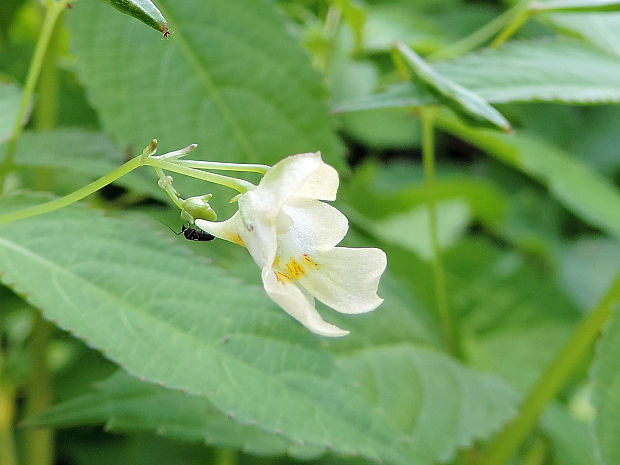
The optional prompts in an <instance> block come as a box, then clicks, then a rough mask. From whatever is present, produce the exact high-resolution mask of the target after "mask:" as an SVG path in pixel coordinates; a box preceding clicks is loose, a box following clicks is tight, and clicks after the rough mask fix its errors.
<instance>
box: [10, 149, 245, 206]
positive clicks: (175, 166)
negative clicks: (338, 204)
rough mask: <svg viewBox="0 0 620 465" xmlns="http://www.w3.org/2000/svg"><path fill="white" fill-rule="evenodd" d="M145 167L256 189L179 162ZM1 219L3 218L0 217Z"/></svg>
mask: <svg viewBox="0 0 620 465" xmlns="http://www.w3.org/2000/svg"><path fill="white" fill-rule="evenodd" d="M144 164H145V165H149V166H153V167H155V168H161V169H162V170H166V171H172V172H173V173H179V174H183V175H185V176H190V177H192V178H197V179H202V180H203V181H208V182H213V183H215V184H221V185H222V186H226V187H230V188H231V189H234V190H236V191H237V192H241V193H244V192H247V191H248V190H250V189H252V188H254V187H256V186H254V184H252V183H251V182H248V181H244V180H243V179H236V178H231V177H228V176H222V175H221V174H214V173H207V172H205V171H200V170H197V169H194V168H188V167H185V166H181V165H180V164H179V162H178V161H175V162H169V161H163V160H161V159H160V160H158V159H156V158H147V159H146V160H144ZM0 218H1V217H0Z"/></svg>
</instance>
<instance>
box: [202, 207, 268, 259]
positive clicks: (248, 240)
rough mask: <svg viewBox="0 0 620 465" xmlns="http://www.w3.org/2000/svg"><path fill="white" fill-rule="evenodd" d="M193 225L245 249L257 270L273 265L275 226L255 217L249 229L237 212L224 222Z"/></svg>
mask: <svg viewBox="0 0 620 465" xmlns="http://www.w3.org/2000/svg"><path fill="white" fill-rule="evenodd" d="M195 224H196V226H198V227H199V228H200V229H202V230H203V231H206V232H208V233H210V234H213V235H214V236H215V237H219V238H220V239H225V240H227V241H231V242H234V243H235V244H239V245H242V246H244V247H247V249H248V251H249V252H250V254H251V255H252V258H253V259H254V261H255V262H256V264H257V265H258V267H259V268H263V267H264V266H266V265H271V264H272V263H273V260H274V258H275V256H276V249H277V242H276V227H275V224H269V223H266V222H264V221H262V220H261V218H258V217H257V218H254V220H253V224H252V226H251V229H249V228H248V227H247V226H246V224H245V223H244V222H243V219H242V218H241V213H240V212H239V211H237V213H235V214H234V215H233V216H231V217H230V218H229V219H227V220H226V221H219V222H216V221H206V220H201V219H197V220H196V222H195Z"/></svg>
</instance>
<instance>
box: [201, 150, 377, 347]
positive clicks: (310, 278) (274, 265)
mask: <svg viewBox="0 0 620 465" xmlns="http://www.w3.org/2000/svg"><path fill="white" fill-rule="evenodd" d="M337 190H338V173H337V172H336V170H335V169H334V168H332V167H331V166H329V165H327V164H326V163H324V162H323V160H321V154H320V153H319V152H317V153H303V154H300V155H293V156H290V157H287V158H285V159H284V160H282V161H280V162H278V163H277V164H276V165H274V166H273V167H272V168H271V169H269V171H268V172H267V173H266V174H265V176H264V177H263V178H262V179H261V181H260V183H259V185H258V186H256V187H255V188H253V189H251V190H249V191H247V192H245V193H244V194H243V195H241V196H240V197H239V199H238V202H239V210H238V211H237V212H236V213H235V214H234V215H233V216H232V217H231V218H229V219H228V220H226V221H223V222H213V221H206V220H203V219H197V220H196V226H198V227H199V228H201V229H202V230H204V231H206V232H208V233H210V234H213V235H214V236H216V237H219V238H221V239H226V240H228V241H231V242H235V243H236V244H239V245H242V246H244V247H246V248H247V249H248V251H249V252H250V254H251V255H252V257H253V258H254V261H255V262H256V264H257V265H258V267H259V268H260V269H261V275H262V279H263V285H264V287H265V291H266V292H267V294H268V295H269V297H270V298H271V299H272V300H273V301H274V302H276V303H277V304H278V305H279V306H280V307H282V308H283V309H284V310H285V311H286V312H287V313H289V314H290V315H291V316H293V317H294V318H296V319H297V320H299V321H300V322H301V323H302V324H303V325H304V326H306V327H307V328H308V329H310V330H311V331H313V332H315V333H317V334H321V335H324V336H344V335H345V334H348V331H345V330H342V329H340V328H338V327H337V326H335V325H332V324H329V323H327V322H325V321H324V320H323V319H322V318H321V316H320V315H319V312H318V311H317V310H316V309H315V307H314V297H316V298H317V299H319V300H320V301H321V302H323V303H324V304H326V305H328V306H330V307H332V308H333V309H334V310H337V311H338V312H341V313H364V312H369V311H371V310H374V309H375V308H377V306H379V304H381V302H382V301H383V299H381V298H379V297H378V296H377V287H378V285H379V279H380V277H381V274H382V273H383V271H384V270H385V267H386V264H387V259H386V256H385V253H384V252H383V251H382V250H380V249H372V248H364V249H361V248H347V247H336V245H337V244H338V243H339V242H340V241H341V240H342V238H343V237H344V236H345V234H346V233H347V230H348V229H349V224H348V221H347V219H346V217H345V216H344V215H343V214H342V213H340V211H338V210H337V209H336V208H334V207H332V206H331V205H328V204H326V203H324V202H321V200H335V199H336V191H337Z"/></svg>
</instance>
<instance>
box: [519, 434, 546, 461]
mask: <svg viewBox="0 0 620 465" xmlns="http://www.w3.org/2000/svg"><path fill="white" fill-rule="evenodd" d="M546 458H547V443H546V442H545V440H544V438H538V439H537V440H536V442H535V443H534V445H533V446H532V447H530V450H528V451H527V453H526V454H525V456H524V457H523V461H522V462H521V465H544V463H545V459H546Z"/></svg>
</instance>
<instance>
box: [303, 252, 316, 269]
mask: <svg viewBox="0 0 620 465" xmlns="http://www.w3.org/2000/svg"><path fill="white" fill-rule="evenodd" d="M301 258H302V260H303V261H304V263H305V264H306V265H310V266H312V267H313V268H314V269H316V270H318V269H319V268H320V265H319V264H318V263H317V262H315V261H314V260H312V259H311V258H310V256H309V255H308V254H306V253H305V254H302V256H301Z"/></svg>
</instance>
